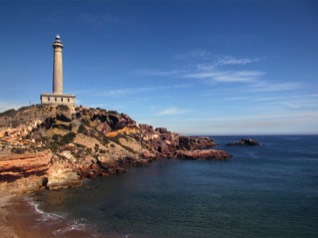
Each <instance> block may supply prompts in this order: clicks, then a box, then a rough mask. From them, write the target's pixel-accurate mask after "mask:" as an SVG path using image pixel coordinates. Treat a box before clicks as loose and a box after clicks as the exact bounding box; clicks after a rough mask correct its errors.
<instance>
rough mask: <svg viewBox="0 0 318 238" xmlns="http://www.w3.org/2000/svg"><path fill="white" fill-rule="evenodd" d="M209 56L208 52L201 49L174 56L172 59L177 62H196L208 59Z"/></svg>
mask: <svg viewBox="0 0 318 238" xmlns="http://www.w3.org/2000/svg"><path fill="white" fill-rule="evenodd" d="M210 56H211V54H210V52H209V51H207V50H203V49H197V50H191V51H188V52H185V53H182V54H178V55H175V56H174V58H175V59H178V60H189V59H190V60H191V59H194V60H197V59H201V60H202V59H208V58H209V57H210Z"/></svg>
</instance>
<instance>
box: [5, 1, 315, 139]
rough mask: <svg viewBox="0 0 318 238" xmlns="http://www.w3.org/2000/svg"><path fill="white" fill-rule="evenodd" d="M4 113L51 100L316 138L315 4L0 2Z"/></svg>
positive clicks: (226, 129)
mask: <svg viewBox="0 0 318 238" xmlns="http://www.w3.org/2000/svg"><path fill="white" fill-rule="evenodd" d="M0 34H1V43H2V45H1V51H0V111H5V110H8V109H10V108H19V107H21V106H25V105H29V104H38V103H40V94H41V93H45V92H51V90H52V88H51V87H52V61H53V48H52V43H53V41H54V38H55V36H56V34H59V35H60V37H61V40H62V41H63V44H64V49H63V78H64V93H71V94H75V95H76V98H77V104H78V105H83V106H89V107H101V108H105V109H107V110H116V111H118V112H122V113H126V114H128V115H129V116H131V117H132V118H133V119H134V120H136V121H137V123H146V124H150V125H153V126H154V127H166V128H168V129H169V130H171V131H175V132H178V133H181V134H185V135H258V134H318V1H306V0H302V1H297V0H294V1H287V0H279V1H259V0H258V1H256V0H255V1H253V0H249V1H239V0H237V1H235V0H232V1H221V0H218V1H208V0H205V1H190V0H188V1H182V0H179V1H177V0H176V1H98V0H91V1H88V0H87V1H71V0H69V1H48V0H47V1H7V0H0Z"/></svg>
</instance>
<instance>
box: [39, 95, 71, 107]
mask: <svg viewBox="0 0 318 238" xmlns="http://www.w3.org/2000/svg"><path fill="white" fill-rule="evenodd" d="M41 104H64V105H68V106H71V107H73V106H74V105H75V95H72V94H55V93H42V94H41Z"/></svg>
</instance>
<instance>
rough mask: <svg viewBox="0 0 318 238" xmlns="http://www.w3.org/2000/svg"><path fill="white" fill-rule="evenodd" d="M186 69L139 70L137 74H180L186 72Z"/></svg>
mask: <svg viewBox="0 0 318 238" xmlns="http://www.w3.org/2000/svg"><path fill="white" fill-rule="evenodd" d="M185 72H186V71H184V70H166V71H160V70H149V69H146V70H138V71H137V74H138V75H142V76H168V75H180V74H182V73H185Z"/></svg>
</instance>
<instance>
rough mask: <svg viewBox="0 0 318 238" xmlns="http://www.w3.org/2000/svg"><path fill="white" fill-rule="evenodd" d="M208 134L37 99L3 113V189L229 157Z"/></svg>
mask: <svg viewBox="0 0 318 238" xmlns="http://www.w3.org/2000/svg"><path fill="white" fill-rule="evenodd" d="M213 146H215V143H214V141H213V140H211V139H209V138H207V137H187V136H181V135H179V134H177V133H173V132H170V131H168V130H167V129H165V128H155V129H154V128H153V127H152V126H150V125H145V124H137V123H136V122H135V121H134V120H133V119H131V118H130V117H129V116H128V115H126V114H123V113H118V112H116V111H107V110H104V109H100V108H86V107H76V108H69V107H67V106H63V105H59V106H52V105H36V106H30V107H22V108H20V109H19V110H8V111H6V112H3V113H0V148H1V150H0V190H1V189H2V190H11V191H34V190H38V189H57V188H63V187H70V186H78V185H81V184H82V182H83V180H84V179H86V178H95V177H97V176H109V175H112V174H116V173H121V172H125V171H126V167H127V166H128V165H133V166H139V165H147V164H148V163H150V162H151V161H152V160H156V159H165V158H172V159H229V158H230V155H229V154H228V153H227V152H225V151H220V150H213V149H207V148H211V147H213Z"/></svg>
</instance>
